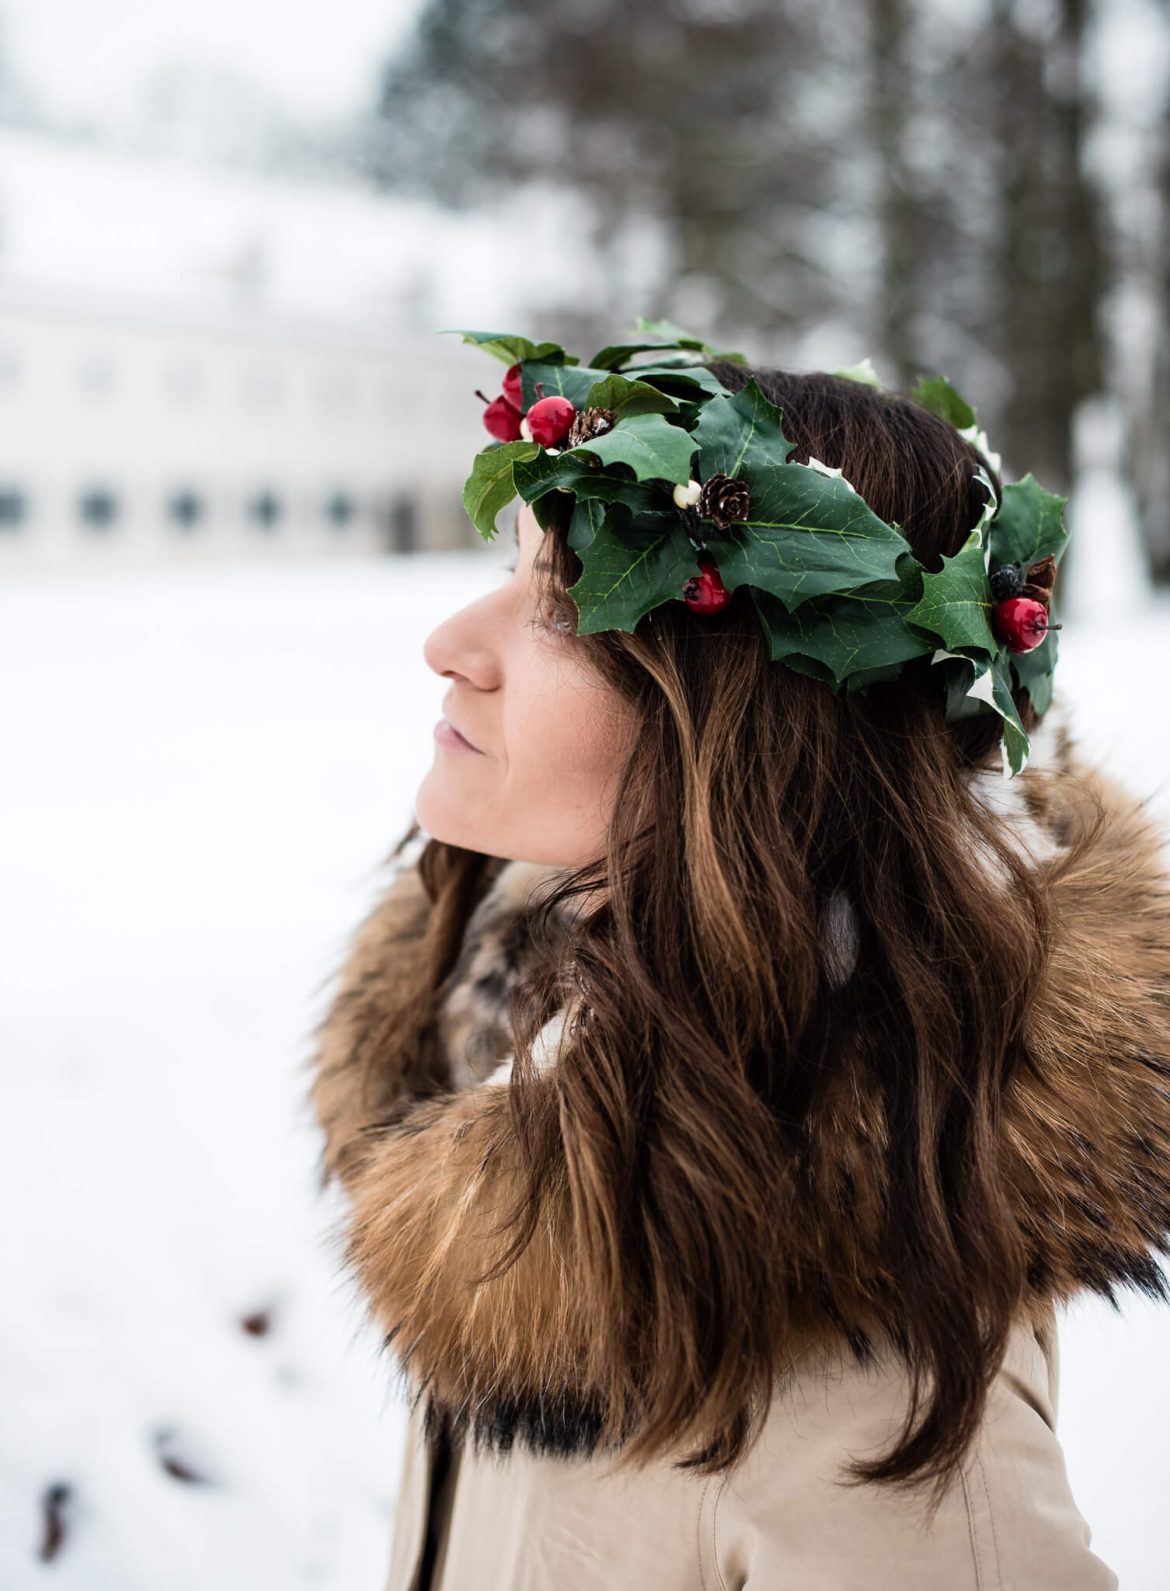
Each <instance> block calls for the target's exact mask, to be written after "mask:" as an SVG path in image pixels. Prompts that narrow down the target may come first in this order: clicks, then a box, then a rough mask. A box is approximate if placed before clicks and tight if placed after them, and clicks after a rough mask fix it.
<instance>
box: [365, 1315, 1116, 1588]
mask: <svg viewBox="0 0 1170 1591" xmlns="http://www.w3.org/2000/svg"><path fill="white" fill-rule="evenodd" d="M1057 1357H1058V1356H1057V1348H1056V1339H1055V1334H1054V1333H1053V1332H1052V1331H1051V1330H1049V1331H1047V1332H1045V1331H1044V1330H1043V1328H1041V1329H1040V1331H1039V1332H1037V1331H1035V1330H1034V1329H1033V1328H1031V1327H1026V1326H1022V1327H1020V1328H1019V1329H1018V1330H1017V1332H1016V1334H1015V1339H1014V1341H1013V1343H1012V1346H1011V1349H1010V1351H1009V1353H1008V1356H1007V1358H1006V1359H1005V1362H1004V1367H1003V1369H1002V1371H1001V1372H1000V1375H999V1378H998V1380H997V1383H996V1387H995V1391H994V1394H993V1396H992V1399H991V1404H990V1407H989V1411H988V1415H987V1417H986V1419H985V1422H984V1428H983V1432H982V1435H981V1437H980V1439H979V1441H978V1443H977V1445H976V1447H975V1448H974V1449H973V1451H972V1453H971V1455H970V1457H969V1459H968V1462H967V1465H966V1467H965V1469H964V1472H963V1476H962V1482H961V1485H960V1486H958V1487H955V1488H953V1489H952V1490H951V1492H950V1493H949V1495H948V1497H947V1499H946V1501H945V1502H944V1504H943V1506H942V1508H941V1509H940V1510H939V1512H938V1514H937V1515H936V1516H935V1519H934V1522H933V1525H932V1526H931V1527H930V1529H929V1530H923V1529H922V1528H921V1526H920V1525H919V1523H918V1522H917V1520H916V1518H915V1510H914V1508H913V1507H912V1506H911V1505H910V1504H908V1503H905V1502H899V1501H897V1500H894V1499H892V1498H891V1496H890V1495H889V1493H886V1492H882V1491H880V1490H877V1489H875V1488H873V1487H868V1488H865V1489H863V1490H861V1491H850V1490H848V1489H846V1488H843V1487H840V1486H835V1485H834V1484H833V1482H832V1478H831V1477H832V1472H833V1470H834V1468H835V1466H836V1463H837V1462H838V1461H839V1459H840V1458H841V1457H842V1455H843V1453H844V1452H845V1450H849V1451H851V1452H853V1453H859V1452H862V1451H864V1450H866V1449H868V1448H870V1447H872V1448H873V1450H874V1451H875V1452H876V1451H878V1450H879V1449H880V1448H881V1446H882V1445H883V1443H884V1442H885V1441H888V1439H889V1437H890V1435H891V1434H892V1433H893V1431H894V1429H895V1425H896V1422H897V1420H898V1418H899V1417H900V1413H901V1407H902V1406H901V1405H900V1403H899V1393H900V1392H901V1391H903V1390H904V1385H903V1383H902V1382H901V1381H900V1378H899V1377H898V1376H897V1375H896V1374H892V1373H886V1374H872V1375H869V1376H866V1375H863V1374H862V1373H861V1372H860V1371H859V1370H857V1369H856V1367H855V1366H853V1365H852V1363H851V1362H846V1361H842V1362H839V1363H837V1364H833V1363H832V1362H831V1360H830V1358H829V1357H828V1356H824V1357H823V1358H822V1362H821V1363H819V1364H818V1365H817V1366H816V1367H815V1368H814V1367H813V1366H812V1365H811V1364H809V1365H807V1366H802V1369H801V1374H800V1376H799V1378H798V1380H797V1381H796V1382H795V1384H794V1386H793V1388H792V1389H791V1390H790V1391H789V1392H787V1393H786V1394H785V1395H784V1397H783V1399H782V1400H780V1401H778V1402H777V1403H776V1404H775V1405H774V1406H773V1408H772V1411H771V1413H770V1414H769V1417H768V1422H767V1424H766V1426H765V1428H764V1434H763V1436H762V1438H761V1440H760V1442H759V1443H758V1444H757V1445H756V1447H755V1448H754V1449H753V1450H752V1452H751V1454H750V1455H749V1457H748V1459H747V1461H746V1463H745V1464H744V1465H743V1466H742V1467H741V1468H740V1470H738V1471H736V1472H735V1473H733V1474H732V1475H729V1476H723V1477H715V1478H706V1479H703V1478H698V1479H696V1478H691V1477H690V1476H688V1475H685V1474H682V1473H680V1472H678V1471H672V1470H671V1469H670V1467H669V1466H668V1465H661V1466H657V1467H655V1468H654V1469H653V1470H650V1471H646V1472H644V1473H641V1474H635V1475H632V1476H625V1477H622V1476H607V1474H606V1465H605V1464H604V1463H603V1462H601V1461H599V1460H596V1459H588V1458H567V1459H566V1458H545V1457H536V1456H534V1455H533V1454H532V1453H530V1452H527V1451H525V1450H523V1449H521V1450H518V1451H516V1452H513V1453H512V1454H510V1455H509V1457H508V1458H507V1459H506V1460H501V1459H500V1458H499V1457H493V1456H490V1455H486V1454H480V1455H479V1456H475V1455H473V1454H472V1453H471V1452H470V1451H469V1450H465V1451H463V1452H462V1453H460V1454H457V1455H456V1457H455V1460H454V1467H453V1469H452V1471H451V1473H450V1476H449V1477H448V1483H447V1484H446V1485H445V1486H444V1487H442V1488H441V1490H440V1491H439V1492H438V1493H436V1492H435V1490H434V1488H433V1486H432V1478H433V1470H434V1459H435V1448H434V1446H433V1445H429V1444H428V1443H427V1442H426V1441H425V1439H424V1437H423V1435H422V1430H421V1422H420V1421H419V1419H418V1418H417V1416H412V1418H411V1420H410V1422H409V1426H408V1431H407V1438H408V1440H407V1450H406V1454H405V1459H404V1463H403V1470H402V1478H401V1481H400V1484H399V1492H398V1504H397V1510H396V1514H395V1520H394V1534H393V1543H392V1550H391V1559H390V1573H389V1578H388V1579H387V1581H386V1587H385V1591H423V1587H422V1585H421V1584H420V1581H419V1579H418V1578H417V1574H418V1570H419V1568H420V1565H421V1559H422V1553H423V1545H424V1540H425V1532H426V1528H427V1514H428V1508H433V1510H434V1514H433V1523H434V1526H435V1529H436V1534H437V1538H438V1541H439V1542H440V1543H441V1548H440V1551H439V1553H438V1555H437V1559H436V1562H435V1572H434V1577H433V1579H432V1580H431V1582H430V1591H504V1588H507V1591H554V1588H555V1591H561V1588H564V1591H616V1588H619V1587H620V1588H624V1587H630V1588H631V1591H633V1588H635V1587H650V1588H654V1591H734V1588H739V1587H745V1586H746V1587H750V1588H752V1591H757V1588H758V1591H781V1588H785V1591H787V1588H792V1591H872V1588H878V1587H889V1588H891V1591H895V1588H896V1591H1110V1588H1115V1587H1116V1586H1117V1583H1118V1582H1117V1576H1116V1575H1115V1574H1114V1573H1113V1572H1112V1570H1110V1569H1109V1568H1107V1567H1106V1565H1105V1564H1104V1563H1102V1561H1101V1559H1100V1558H1098V1557H1097V1556H1096V1554H1095V1553H1094V1552H1093V1551H1092V1550H1091V1548H1090V1546H1089V1540H1090V1531H1089V1526H1088V1524H1087V1523H1086V1522H1085V1520H1084V1519H1083V1518H1082V1517H1081V1515H1080V1514H1079V1513H1078V1511H1077V1507H1076V1504H1075V1502H1074V1500H1073V1497H1072V1493H1071V1492H1070V1490H1069V1485H1068V1479H1067V1476H1066V1474H1065V1466H1064V1459H1063V1456H1062V1454H1061V1450H1060V1444H1059V1442H1058V1441H1057V1438H1056V1434H1055V1427H1056V1392H1057Z"/></svg>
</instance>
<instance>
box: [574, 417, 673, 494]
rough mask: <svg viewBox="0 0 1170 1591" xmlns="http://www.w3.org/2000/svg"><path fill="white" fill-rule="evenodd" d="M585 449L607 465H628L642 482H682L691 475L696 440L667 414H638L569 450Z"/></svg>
mask: <svg viewBox="0 0 1170 1591" xmlns="http://www.w3.org/2000/svg"><path fill="white" fill-rule="evenodd" d="M583 451H584V452H589V453H596V455H597V457H598V458H599V459H600V460H601V461H602V463H603V464H606V465H613V464H628V465H629V467H630V469H632V470H633V472H634V476H635V478H636V479H637V480H639V481H649V480H659V481H669V482H671V483H673V484H675V485H679V484H683V483H685V482H686V481H689V480H690V478H691V459H692V457H693V456H694V452H695V439H694V437H693V436H692V435H691V434H690V432H689V431H686V430H684V429H683V427H682V426H679V425H671V423H670V422H669V420H667V419H666V418H665V416H664V415H661V414H634V415H631V416H630V418H629V419H628V420H623V421H622V423H621V424H620V425H615V426H614V428H613V430H612V431H606V432H604V433H603V434H602V435H601V436H595V437H592V438H590V440H589V441H588V442H582V443H581V444H580V446H579V447H575V448H570V449H569V450H568V453H569V456H570V457H571V456H572V455H573V454H574V453H580V452H583Z"/></svg>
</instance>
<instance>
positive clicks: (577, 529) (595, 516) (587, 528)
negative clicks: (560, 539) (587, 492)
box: [566, 497, 609, 555]
mask: <svg viewBox="0 0 1170 1591" xmlns="http://www.w3.org/2000/svg"><path fill="white" fill-rule="evenodd" d="M608 513H609V505H608V503H604V502H602V500H601V499H600V498H597V497H586V498H583V499H582V500H581V501H579V502H577V503H575V504H574V505H573V512H572V514H571V515H570V516H569V529H568V534H567V536H566V540H567V541H568V543H569V546H570V547H572V549H573V551H574V552H575V553H577V554H578V555H580V554H581V553H583V552H584V551H585V549H586V547H588V546H589V544H590V542H591V541H592V540H593V538H594V537H595V536H596V535H597V532H598V531H599V530H600V529H601V526H602V524H603V522H604V520H605V516H606V514H608Z"/></svg>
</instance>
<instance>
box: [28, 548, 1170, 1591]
mask: <svg viewBox="0 0 1170 1591" xmlns="http://www.w3.org/2000/svg"><path fill="white" fill-rule="evenodd" d="M497 569H498V565H497V564H496V562H495V561H494V560H493V559H490V558H488V557H487V556H485V555H484V554H483V553H482V552H477V553H472V554H469V555H462V554H453V555H446V556H442V555H428V556H418V557H416V558H414V559H413V560H410V561H404V562H394V561H389V560H388V561H385V562H381V563H378V564H370V565H368V566H354V565H349V566H346V567H338V566H329V565H324V564H322V565H300V566H297V567H281V568H255V567H253V568H248V569H239V568H237V569H208V570H206V571H199V572H196V573H192V572H184V573H183V574H182V575H181V576H176V575H174V574H169V573H156V572H149V571H143V572H132V573H126V572H117V573H114V572H111V573H110V574H109V575H108V576H107V575H105V574H104V573H103V574H101V575H87V576H85V577H84V578H78V579H75V580H73V579H67V578H61V577H58V578H54V579H51V580H49V579H34V578H28V579H26V580H23V581H21V582H19V583H18V582H15V581H11V580H8V581H5V582H3V583H0V681H2V686H0V744H2V745H3V748H4V758H3V783H2V786H0V789H2V798H0V799H2V807H3V811H2V816H3V822H2V823H0V880H2V888H0V901H2V909H0V965H2V966H3V987H4V996H3V1000H2V1002H0V1043H2V1045H3V1057H4V1063H5V1078H4V1108H3V1111H2V1113H0V1167H2V1171H0V1175H2V1177H3V1198H2V1204H0V1210H2V1214H0V1223H2V1227H0V1237H2V1245H3V1246H2V1255H3V1276H4V1281H5V1287H4V1306H3V1312H2V1314H0V1408H2V1409H3V1420H2V1424H0V1585H3V1587H5V1588H6V1591H24V1588H27V1587H39V1586H41V1585H43V1584H44V1585H48V1584H52V1585H53V1586H55V1587H60V1588H62V1591H159V1588H162V1587H166V1591H257V1588H259V1587H263V1591H294V1588H299V1587H310V1586H321V1587H328V1588H329V1591H378V1588H380V1586H381V1585H382V1583H383V1580H384V1576H385V1572H386V1565H387V1557H388V1546H389V1536H390V1526H391V1516H392V1511H393V1502H394V1495H395V1488H396V1485H397V1478H398V1464H399V1447H400V1440H401V1433H402V1425H403V1419H404V1406H403V1404H402V1402H401V1393H400V1392H399V1391H398V1390H397V1389H396V1387H395V1384H394V1382H393V1380H392V1377H391V1375H390V1373H389V1369H388V1364H387V1361H386V1360H385V1359H383V1358H381V1357H380V1356H379V1354H378V1351H377V1341H376V1338H375V1336H374V1334H373V1333H372V1332H370V1331H369V1330H368V1328H366V1327H365V1326H364V1324H363V1322H362V1318H361V1312H360V1308H359V1306H358V1304H357V1301H356V1300H355V1298H354V1297H353V1295H352V1293H351V1291H350V1288H349V1284H348V1283H347V1282H345V1281H344V1280H343V1279H341V1278H340V1277H339V1273H338V1268H337V1253H336V1248H335V1244H334V1237H333V1227H334V1223H335V1221H336V1218H337V1216H338V1214H339V1211H340V1204H339V1203H337V1202H335V1200H334V1198H326V1197H323V1196H321V1195H319V1194H318V1193H317V1192H316V1188H315V1182H314V1175H315V1164H316V1155H317V1150H318V1143H317V1135H316V1131H315V1128H314V1127H313V1125H312V1123H311V1122H310V1120H309V1117H308V1115H307V1112H306V1109H305V1106H304V1103H303V1093H304V1085H305V1078H306V1075H307V1072H306V1066H307V1058H308V1055H309V1053H310V1039H309V1034H310V1030H311V1027H312V1025H313V1023H314V1022H315V1021H316V1020H318V1018H319V1017H320V1015H321V1014H322V1012H323V1009H324V1000H325V993H326V985H327V983H328V980H329V979H330V978H331V976H332V973H333V970H334V968H335V966H336V964H337V962H338V960H339V958H340V957H341V955H342V954H343V952H344V949H345V946H346V943H347V940H348V936H349V934H350V933H351V931H352V929H353V928H354V927H355V926H356V923H357V921H358V919H359V918H360V916H361V915H362V914H363V912H364V911H365V910H366V908H367V906H368V905H369V904H370V903H371V901H372V899H373V891H374V889H375V887H376V880H375V877H374V875H375V870H376V868H377V865H378V862H379V861H380V859H381V857H382V856H383V855H384V854H385V852H386V851H387V850H388V849H389V848H390V845H391V844H392V842H393V841H394V840H395V839H396V838H397V837H398V835H399V834H400V833H401V832H402V830H403V829H404V828H405V827H406V825H407V823H408V822H409V820H410V815H411V803H412V800H413V796H414V792H415V789H416V788H417V785H418V781H419V779H420V778H421V776H422V774H423V772H424V771H425V769H426V768H427V767H428V766H429V763H430V760H431V755H432V742H431V728H432V725H433V723H434V721H435V719H436V718H437V717H438V715H439V711H440V701H441V698H442V696H443V695H444V694H445V690H446V682H445V681H442V680H439V679H437V678H436V677H435V676H434V675H433V674H431V672H430V671H429V669H427V667H426V665H425V663H424V661H423V658H422V650H421V649H422V643H423V640H424V638H425V636H426V635H427V633H428V631H429V630H430V629H431V628H432V627H433V626H434V624H435V623H437V622H438V620H439V619H440V618H441V617H443V615H444V614H446V613H447V612H449V611H451V609H453V608H454V607H457V606H459V605H461V604H462V603H463V602H465V601H468V600H470V599H471V598H472V597H473V596H475V595H477V594H478V593H479V592H480V591H482V590H484V589H485V588H486V586H487V585H488V584H489V583H490V582H492V581H494V580H495V579H496V578H498V573H497ZM1061 639H1062V657H1061V663H1060V670H1059V673H1058V676H1057V677H1058V680H1059V682H1060V685H1061V686H1062V687H1063V690H1064V693H1065V695H1066V697H1067V698H1068V699H1069V700H1070V702H1071V703H1073V704H1074V707H1075V710H1076V713H1077V714H1078V715H1079V725H1080V729H1081V733H1082V739H1083V740H1084V741H1085V743H1086V744H1087V745H1088V746H1089V747H1090V748H1091V749H1093V750H1095V751H1099V752H1100V754H1101V755H1102V756H1105V757H1108V758H1109V759H1110V761H1111V762H1112V764H1113V766H1114V767H1115V768H1116V769H1117V770H1119V771H1120V772H1121V774H1122V775H1123V776H1124V777H1126V778H1127V779H1128V780H1129V782H1130V783H1131V784H1132V785H1134V786H1135V787H1136V788H1138V789H1139V790H1140V792H1141V793H1144V794H1149V795H1150V796H1151V798H1152V801H1153V804H1154V806H1155V808H1156V809H1157V810H1158V811H1159V812H1160V813H1161V814H1163V815H1164V816H1165V817H1166V818H1167V820H1168V821H1170V778H1168V775H1170V743H1168V739H1167V735H1166V717H1165V694H1164V681H1165V677H1166V664H1167V661H1168V651H1170V646H1168V643H1170V605H1167V603H1166V602H1165V601H1164V600H1163V601H1160V602H1159V603H1158V604H1156V605H1153V606H1149V607H1147V608H1145V609H1144V611H1142V612H1139V613H1137V614H1134V615H1131V616H1130V617H1128V618H1127V619H1126V620H1125V621H1124V623H1121V622H1117V621H1114V622H1111V623H1108V624H1099V625H1096V626H1090V625H1087V624H1083V623H1077V624H1074V623H1072V622H1069V621H1067V620H1066V621H1065V625H1064V630H1063V632H1062V638H1061ZM1158 726H1160V727H1158ZM257 1315H260V1316H261V1318H260V1320H256V1319H254V1318H253V1317H255V1316H257ZM245 1319H252V1324H253V1325H254V1326H265V1325H266V1329H263V1330H254V1331H249V1330H247V1329H246V1328H245V1327H244V1326H243V1324H242V1322H243V1321H244V1320H245ZM1061 1361H1062V1362H1061V1372H1062V1374H1061V1399H1060V1433H1061V1437H1062V1440H1063V1443H1064V1448H1065V1453H1066V1456H1067V1460H1068V1467H1069V1473H1070V1477H1071V1480H1072V1485H1073V1491H1074V1495H1075V1497H1076V1499H1077V1502H1078V1506H1079V1507H1080V1509H1081V1511H1082V1513H1083V1514H1084V1515H1085V1517H1086V1518H1087V1520H1088V1521H1089V1523H1090V1526H1091V1528H1092V1539H1093V1545H1094V1547H1095V1548H1096V1550H1097V1551H1098V1552H1099V1553H1100V1554H1101V1556H1102V1557H1103V1558H1104V1559H1105V1560H1106V1562H1108V1563H1109V1564H1110V1565H1111V1566H1112V1567H1113V1568H1114V1569H1115V1570H1116V1572H1117V1573H1118V1574H1119V1576H1120V1580H1121V1585H1122V1587H1123V1588H1124V1591H1158V1588H1163V1591H1164V1588H1165V1586H1166V1585H1167V1584H1168V1583H1170V1546H1168V1545H1167V1540H1166V1533H1165V1530H1164V1528H1163V1524H1164V1520H1163V1516H1164V1510H1165V1499H1166V1497H1167V1496H1168V1495H1170V1441H1168V1440H1167V1435H1166V1433H1167V1430H1168V1429H1170V1368H1168V1367H1170V1307H1168V1306H1166V1305H1159V1306H1155V1305H1152V1304H1149V1303H1147V1302H1146V1301H1145V1300H1142V1299H1139V1298H1137V1297H1134V1296H1132V1295H1126V1302H1125V1306H1124V1310H1123V1313H1122V1314H1121V1315H1116V1314H1114V1313H1113V1311H1112V1310H1111V1309H1110V1308H1109V1306H1108V1305H1107V1304H1105V1303H1104V1302H1102V1303H1101V1304H1100V1305H1097V1304H1096V1303H1094V1304H1093V1306H1092V1307H1078V1308H1077V1309H1075V1310H1073V1311H1071V1312H1069V1313H1068V1314H1067V1315H1066V1316H1064V1318H1063V1322H1062V1336H1061ZM191 1477H196V1478H191ZM55 1485H58V1486H61V1487H64V1488H67V1491H66V1492H64V1493H63V1494H62V1502H61V1507H60V1515H61V1520H62V1524H63V1529H64V1535H63V1538H62V1542H61V1545H60V1547H59V1550H58V1551H57V1553H56V1555H55V1556H54V1557H53V1558H52V1560H51V1561H48V1562H45V1561H42V1560H41V1559H40V1558H39V1556H38V1554H39V1552H40V1549H41V1543H42V1539H43V1537H44V1534H45V1524H44V1508H45V1498H46V1496H47V1495H48V1494H49V1492H50V1490H51V1488H52V1487H54V1486H55Z"/></svg>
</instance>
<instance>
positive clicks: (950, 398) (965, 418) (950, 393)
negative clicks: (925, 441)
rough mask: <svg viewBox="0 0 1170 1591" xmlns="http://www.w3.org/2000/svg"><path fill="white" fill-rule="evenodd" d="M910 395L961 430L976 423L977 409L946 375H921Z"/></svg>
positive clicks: (919, 403) (920, 404)
mask: <svg viewBox="0 0 1170 1591" xmlns="http://www.w3.org/2000/svg"><path fill="white" fill-rule="evenodd" d="M910 396H911V398H912V399H913V400H914V402H915V403H917V404H918V405H919V406H920V407H921V408H923V409H929V410H930V412H931V413H932V414H937V415H939V416H940V417H941V418H942V419H944V420H949V421H950V422H951V424H952V425H953V426H954V427H955V428H956V429H957V430H959V431H963V430H966V428H967V427H968V426H970V425H974V424H975V410H974V409H973V408H972V407H971V405H970V404H969V403H968V402H967V400H966V398H962V397H960V396H959V394H958V393H957V392H956V391H955V389H954V387H952V386H951V384H950V382H949V381H948V380H947V378H946V377H945V376H932V377H930V378H927V377H926V376H920V377H919V379H918V385H917V386H916V387H915V388H914V390H913V391H912V392H911V394H910Z"/></svg>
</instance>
